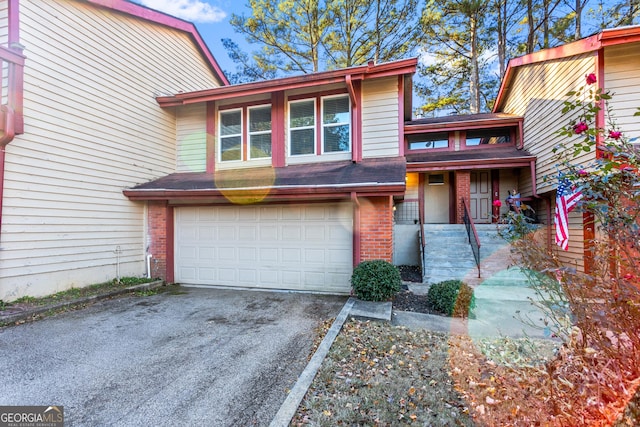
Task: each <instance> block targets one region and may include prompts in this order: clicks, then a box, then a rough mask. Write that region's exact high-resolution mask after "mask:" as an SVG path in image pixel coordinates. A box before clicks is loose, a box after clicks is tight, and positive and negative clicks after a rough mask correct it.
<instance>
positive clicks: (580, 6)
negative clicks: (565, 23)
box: [574, 0, 585, 40]
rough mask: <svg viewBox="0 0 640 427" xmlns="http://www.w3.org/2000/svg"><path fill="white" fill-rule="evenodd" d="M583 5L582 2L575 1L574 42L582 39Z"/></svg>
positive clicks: (579, 0) (580, 0)
mask: <svg viewBox="0 0 640 427" xmlns="http://www.w3.org/2000/svg"><path fill="white" fill-rule="evenodd" d="M584 5H585V3H582V0H576V33H575V36H574V39H575V40H580V39H581V38H582V9H583V8H584Z"/></svg>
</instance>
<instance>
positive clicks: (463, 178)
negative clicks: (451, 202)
mask: <svg viewBox="0 0 640 427" xmlns="http://www.w3.org/2000/svg"><path fill="white" fill-rule="evenodd" d="M455 180H456V200H455V206H456V223H457V224H462V223H463V222H464V220H463V218H464V207H463V206H462V202H461V199H462V198H463V197H464V199H465V200H466V201H467V206H469V202H470V197H471V174H470V173H469V171H456V175H455Z"/></svg>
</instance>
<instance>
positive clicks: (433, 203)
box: [424, 172, 449, 224]
mask: <svg viewBox="0 0 640 427" xmlns="http://www.w3.org/2000/svg"><path fill="white" fill-rule="evenodd" d="M424 180H425V183H424V222H425V223H426V224H448V223H449V173H447V172H440V173H431V174H427V175H425V177H424Z"/></svg>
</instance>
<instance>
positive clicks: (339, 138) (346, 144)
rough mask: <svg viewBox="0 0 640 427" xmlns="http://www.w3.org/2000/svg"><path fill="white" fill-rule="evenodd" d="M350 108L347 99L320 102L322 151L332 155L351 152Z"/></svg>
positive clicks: (339, 98) (327, 99) (343, 97)
mask: <svg viewBox="0 0 640 427" xmlns="http://www.w3.org/2000/svg"><path fill="white" fill-rule="evenodd" d="M350 124H351V108H350V105H349V97H346V96H340V97H334V98H325V99H323V100H322V129H323V132H322V136H323V151H324V152H325V153H334V152H339V151H350V150H351V126H350Z"/></svg>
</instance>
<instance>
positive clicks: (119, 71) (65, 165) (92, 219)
mask: <svg viewBox="0 0 640 427" xmlns="http://www.w3.org/2000/svg"><path fill="white" fill-rule="evenodd" d="M0 45H1V47H0V58H1V59H2V65H3V66H2V68H1V70H2V73H3V75H2V82H3V85H2V99H1V103H2V107H1V112H2V114H1V115H0V116H1V117H0V135H1V136H2V138H1V139H0V147H1V148H2V149H1V151H0V200H1V201H2V202H1V206H0V215H1V216H0V223H1V229H0V299H3V300H12V299H15V298H18V297H21V296H23V295H32V296H39V295H43V294H48V293H52V292H56V291H61V290H65V289H68V288H70V287H72V286H75V287H82V286H85V285H88V284H92V283H97V282H102V281H106V280H110V279H113V278H114V277H116V276H117V275H118V274H119V275H120V276H126V275H135V276H141V275H143V274H144V273H145V262H146V258H145V255H146V253H147V246H148V245H149V242H148V240H147V237H146V235H147V232H146V217H147V208H146V206H145V205H144V204H140V203H133V202H131V201H130V200H129V199H128V198H127V197H125V196H124V195H123V194H122V190H123V189H124V188H128V187H131V186H133V185H136V184H138V183H142V182H147V181H150V180H153V179H156V178H159V177H162V176H165V175H167V174H169V173H171V172H174V171H175V170H176V168H177V167H178V168H182V167H184V166H183V165H185V164H190V162H191V159H190V158H189V155H188V153H185V154H184V156H180V157H177V153H178V152H179V150H177V147H188V146H189V144H191V142H192V141H193V139H194V138H204V132H203V130H202V129H197V130H196V131H195V133H194V132H193V129H191V128H189V123H188V121H187V120H182V118H181V115H182V114H184V112H183V111H178V110H176V109H173V108H162V107H161V106H159V105H158V103H157V102H156V97H157V96H160V95H165V94H175V93H179V92H191V91H194V90H201V89H210V88H212V87H216V86H220V85H225V84H228V82H227V80H226V78H225V76H224V74H223V73H222V72H221V70H220V68H219V67H218V65H217V64H216V62H215V60H214V59H213V57H212V55H211V53H210V52H209V50H208V48H207V47H206V46H205V44H204V43H203V41H202V39H201V38H200V36H199V34H198V32H197V31H196V29H195V27H194V26H193V25H192V24H191V23H188V22H185V21H182V20H179V19H176V18H173V17H170V16H168V15H165V14H162V13H159V12H156V11H153V10H150V9H147V8H144V7H142V6H139V5H136V4H133V3H128V2H124V1H112V0H85V1H73V0H20V1H18V0H4V1H0ZM190 114H192V115H193V113H190ZM203 114H204V112H203ZM198 132H199V133H198Z"/></svg>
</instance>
